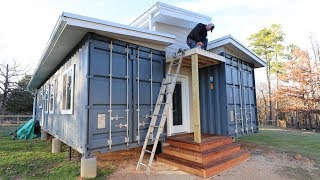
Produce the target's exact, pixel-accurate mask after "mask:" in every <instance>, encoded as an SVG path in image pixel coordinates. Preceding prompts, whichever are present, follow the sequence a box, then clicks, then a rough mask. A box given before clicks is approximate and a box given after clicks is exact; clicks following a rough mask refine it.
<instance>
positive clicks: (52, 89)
mask: <svg viewBox="0 0 320 180" xmlns="http://www.w3.org/2000/svg"><path fill="white" fill-rule="evenodd" d="M56 81H57V80H54V81H53V82H51V84H50V92H49V114H54V105H55V100H56V97H55V96H56V94H57V93H56V92H57V88H56V87H57V85H56V84H57V83H56ZM52 92H53V100H52V104H51V95H52ZM51 107H52V110H51Z"/></svg>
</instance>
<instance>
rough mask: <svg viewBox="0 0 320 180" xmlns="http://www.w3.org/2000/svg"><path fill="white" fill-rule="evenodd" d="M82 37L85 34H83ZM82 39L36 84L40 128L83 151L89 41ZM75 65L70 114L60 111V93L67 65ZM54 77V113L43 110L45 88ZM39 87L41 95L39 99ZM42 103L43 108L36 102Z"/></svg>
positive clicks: (61, 94)
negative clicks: (41, 82)
mask: <svg viewBox="0 0 320 180" xmlns="http://www.w3.org/2000/svg"><path fill="white" fill-rule="evenodd" d="M84 39H85V38H84ZM84 39H83V41H82V42H81V43H80V44H79V47H76V48H75V49H74V50H73V51H72V52H70V54H69V55H68V57H67V58H66V59H65V62H64V64H63V65H61V67H60V68H59V69H58V70H57V71H56V72H55V73H54V74H53V75H52V76H51V77H50V78H49V79H48V80H47V81H46V82H45V83H44V84H43V85H42V86H41V87H40V88H39V91H38V98H37V100H38V102H37V104H38V106H37V112H36V114H37V116H36V117H37V120H39V121H40V122H42V120H43V126H42V129H44V130H45V131H47V132H48V133H50V134H51V135H53V136H55V137H57V138H59V139H60V140H61V141H63V142H64V143H66V144H68V145H69V146H71V147H73V148H75V149H77V150H79V151H82V150H81V148H82V147H84V146H85V144H86V140H85V139H86V133H85V132H84V130H85V129H86V126H85V122H86V121H87V112H86V105H87V81H86V74H87V62H88V43H86V41H85V40H84ZM70 66H74V67H75V68H74V76H75V77H74V88H73V93H74V96H73V97H74V98H73V104H74V106H73V114H62V96H63V93H62V92H63V88H62V87H63V74H64V72H65V71H66V70H67V69H68V68H69V67H70ZM54 81H56V86H55V97H54V112H53V114H50V113H45V112H44V108H45V105H44V98H45V90H46V87H48V86H49V85H50V84H51V83H52V82H54ZM40 91H42V92H43V97H42V99H40V95H39V94H40ZM40 104H42V108H39V105H40ZM42 116H43V117H42Z"/></svg>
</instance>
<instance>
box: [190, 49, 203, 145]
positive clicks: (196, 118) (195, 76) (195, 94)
mask: <svg viewBox="0 0 320 180" xmlns="http://www.w3.org/2000/svg"><path fill="white" fill-rule="evenodd" d="M191 61H192V62H191V63H192V67H191V68H192V100H193V104H192V109H193V127H194V128H193V130H194V141H195V142H197V143H201V127H200V101H199V73H198V54H194V55H192V56H191Z"/></svg>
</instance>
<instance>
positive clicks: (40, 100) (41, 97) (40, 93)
mask: <svg viewBox="0 0 320 180" xmlns="http://www.w3.org/2000/svg"><path fill="white" fill-rule="evenodd" d="M42 105H43V88H41V89H40V90H39V106H38V108H39V109H42V107H43V106H42Z"/></svg>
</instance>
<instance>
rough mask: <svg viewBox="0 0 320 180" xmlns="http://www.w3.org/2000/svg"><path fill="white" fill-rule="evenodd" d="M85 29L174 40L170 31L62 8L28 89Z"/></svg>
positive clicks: (44, 76)
mask: <svg viewBox="0 0 320 180" xmlns="http://www.w3.org/2000/svg"><path fill="white" fill-rule="evenodd" d="M88 32H93V33H96V34H99V35H102V36H108V37H113V38H121V39H122V40H125V39H129V40H131V41H132V40H136V41H139V42H142V43H144V42H145V43H151V44H156V45H157V46H160V47H163V48H164V47H166V46H168V45H170V44H172V43H173V42H174V40H175V36H173V35H170V34H165V33H160V32H155V31H150V30H146V29H142V28H137V27H132V26H128V25H123V24H118V23H113V22H109V21H104V20H100V19H95V18H90V17H86V16H80V15H76V14H71V13H66V12H64V13H62V15H61V16H60V17H59V19H58V21H57V23H56V26H55V28H54V29H53V31H52V33H51V36H50V39H49V41H48V43H47V46H46V48H45V50H44V52H43V54H42V56H41V58H40V60H39V63H38V66H37V68H36V70H35V72H34V74H33V76H32V79H31V80H30V82H29V85H28V90H30V91H32V90H33V89H37V88H39V86H41V84H42V83H43V82H44V81H45V80H46V79H47V78H48V76H49V75H50V74H51V73H52V72H53V71H54V69H55V68H56V66H57V65H58V64H59V63H60V62H61V61H62V60H63V59H64V58H65V57H66V56H67V54H68V53H69V52H70V51H71V50H72V48H74V47H75V46H76V45H77V43H78V42H79V41H80V40H81V39H82V38H83V37H84V36H85V34H87V33H88Z"/></svg>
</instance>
